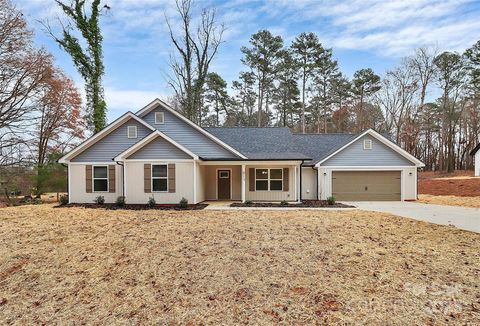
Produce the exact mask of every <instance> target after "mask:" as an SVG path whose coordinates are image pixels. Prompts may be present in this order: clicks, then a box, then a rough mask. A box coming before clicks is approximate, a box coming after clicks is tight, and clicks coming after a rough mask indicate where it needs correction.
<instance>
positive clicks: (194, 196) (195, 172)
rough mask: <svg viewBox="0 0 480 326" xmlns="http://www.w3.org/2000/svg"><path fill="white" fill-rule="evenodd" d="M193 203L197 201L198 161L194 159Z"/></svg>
mask: <svg viewBox="0 0 480 326" xmlns="http://www.w3.org/2000/svg"><path fill="white" fill-rule="evenodd" d="M193 203H194V204H196V203H197V161H195V160H193Z"/></svg>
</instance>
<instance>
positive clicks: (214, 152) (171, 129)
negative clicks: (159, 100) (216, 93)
mask: <svg viewBox="0 0 480 326" xmlns="http://www.w3.org/2000/svg"><path fill="white" fill-rule="evenodd" d="M155 112H163V114H164V118H165V121H164V123H163V124H155ZM143 119H144V120H145V121H146V122H148V123H149V124H150V125H152V126H153V127H155V128H157V129H158V130H160V131H161V132H163V133H165V134H166V135H167V136H168V137H170V138H172V139H173V140H175V141H176V142H177V143H179V144H181V145H182V146H185V147H186V148H188V149H189V150H190V151H191V152H192V153H195V154H196V155H198V156H200V157H202V158H238V156H237V155H235V154H234V153H232V152H230V151H229V150H227V149H226V148H224V147H223V146H221V145H219V144H217V143H216V142H215V141H213V140H212V139H210V138H208V137H207V136H205V135H204V134H203V133H201V132H200V131H198V130H197V129H195V128H193V127H192V126H190V125H188V124H187V123H186V122H185V121H182V120H181V119H179V118H178V117H177V116H175V115H173V114H172V113H170V112H169V111H167V110H164V109H162V108H157V109H154V110H152V111H151V112H149V113H148V114H147V115H145V116H144V117H143Z"/></svg>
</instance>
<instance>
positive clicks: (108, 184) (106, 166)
mask: <svg viewBox="0 0 480 326" xmlns="http://www.w3.org/2000/svg"><path fill="white" fill-rule="evenodd" d="M96 167H97V168H98V167H104V168H107V177H106V178H95V168H96ZM108 179H109V178H108V165H92V192H97V193H106V192H108V189H110V181H109V180H108ZM95 180H107V190H105V191H96V190H95Z"/></svg>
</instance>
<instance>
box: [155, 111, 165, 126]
mask: <svg viewBox="0 0 480 326" xmlns="http://www.w3.org/2000/svg"><path fill="white" fill-rule="evenodd" d="M157 115H161V116H162V122H159V121H158V120H157ZM164 123H165V112H155V124H156V125H163V124H164Z"/></svg>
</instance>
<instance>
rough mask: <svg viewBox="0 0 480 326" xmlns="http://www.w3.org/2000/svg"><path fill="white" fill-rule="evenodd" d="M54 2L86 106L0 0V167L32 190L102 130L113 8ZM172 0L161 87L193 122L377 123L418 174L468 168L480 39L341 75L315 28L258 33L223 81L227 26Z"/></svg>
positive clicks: (358, 127) (474, 136) (298, 128)
mask: <svg viewBox="0 0 480 326" xmlns="http://www.w3.org/2000/svg"><path fill="white" fill-rule="evenodd" d="M56 2H57V4H58V6H59V8H60V9H61V11H62V12H63V14H64V15H63V19H61V18H60V24H58V26H60V28H61V29H60V32H58V30H57V33H55V32H54V31H53V30H52V28H51V27H50V24H49V22H44V27H45V31H46V32H47V33H48V34H49V35H50V36H52V38H53V39H54V40H55V41H56V43H57V44H58V45H59V46H60V48H62V49H63V50H64V51H65V52H66V53H67V54H69V55H70V57H71V58H72V61H73V64H74V65H75V67H76V68H77V70H78V72H79V73H80V75H81V76H82V78H83V80H84V83H85V93H86V98H87V101H86V105H85V107H82V105H81V98H80V95H79V92H78V89H76V87H75V86H74V84H73V82H72V80H71V79H70V78H69V77H68V76H66V75H65V73H64V72H63V71H61V69H59V68H58V67H56V66H55V64H54V60H53V58H52V56H51V55H50V54H49V53H48V52H47V51H46V50H45V49H43V48H37V47H35V46H34V45H33V38H32V34H33V33H32V30H31V29H30V28H29V27H28V26H27V23H26V21H25V19H24V17H23V15H22V13H21V12H20V11H19V10H17V9H16V8H15V7H14V6H13V5H12V3H11V2H10V1H9V0H0V77H1V78H0V169H3V170H1V171H0V172H2V173H3V172H4V171H5V168H6V167H11V166H28V167H32V166H33V167H34V169H35V173H36V177H37V180H39V181H37V188H41V187H42V185H41V184H42V181H41V180H42V178H43V180H46V181H47V180H49V177H48V175H49V174H48V172H49V171H50V172H51V171H53V170H55V169H57V168H58V166H56V165H55V162H56V158H58V156H59V155H61V153H64V152H66V151H67V150H68V149H69V148H70V147H71V146H72V145H73V144H74V143H78V141H79V140H80V139H82V138H83V137H84V136H85V135H84V132H85V131H87V130H90V131H92V132H98V131H100V130H101V129H102V128H103V127H104V126H105V125H106V103H105V101H104V95H103V86H102V77H103V75H104V62H103V55H102V40H103V37H102V33H101V28H100V24H99V19H100V17H101V16H102V13H103V12H105V11H108V10H110V9H111V8H110V6H108V5H106V4H103V5H102V3H101V1H100V0H91V1H86V0H72V1H71V2H69V3H68V4H65V3H64V2H61V1H58V0H56ZM175 3H176V9H177V14H178V15H177V17H175V18H172V17H167V16H166V17H165V21H166V25H167V27H168V28H169V32H170V39H171V42H172V45H173V49H174V52H172V54H171V57H170V63H171V65H170V66H171V75H170V78H169V85H170V86H171V87H172V89H173V91H174V94H175V96H174V98H173V100H172V104H173V106H174V107H175V108H176V109H177V110H179V111H181V112H182V113H183V114H184V115H185V116H187V117H188V118H189V119H191V120H192V121H194V122H196V123H198V124H200V125H202V126H258V127H264V126H285V127H289V128H291V129H292V130H293V131H294V132H309V133H329V132H355V133H357V132H360V131H362V130H365V129H366V128H374V129H375V130H377V131H379V132H382V133H386V134H389V135H390V137H391V138H392V140H394V141H396V142H397V143H398V144H399V145H401V146H402V147H403V148H405V149H406V150H407V151H409V152H410V153H412V154H414V155H416V156H417V157H418V158H420V159H421V160H422V161H424V162H425V163H426V168H427V169H435V170H448V171H452V170H453V169H464V168H471V167H472V158H471V157H470V156H469V155H468V153H469V151H470V150H471V149H472V148H473V147H474V146H475V143H476V142H478V141H479V139H478V138H479V137H480V136H479V135H480V130H479V129H480V127H479V120H480V113H479V111H480V108H479V93H480V91H479V89H480V41H479V42H477V43H476V44H474V45H472V46H471V47H470V48H469V49H467V50H466V51H465V52H464V53H461V54H460V53H456V52H443V53H439V52H437V51H436V50H434V49H432V48H420V49H417V50H416V51H415V52H414V53H412V55H411V56H409V57H407V58H404V59H403V60H402V61H401V63H400V64H399V65H398V66H397V67H394V68H393V69H391V70H389V71H387V72H386V73H384V74H382V76H380V75H378V74H377V73H376V72H374V71H373V70H372V69H370V68H365V69H360V70H358V71H356V72H355V73H354V74H353V76H352V77H351V78H349V77H348V76H346V75H345V74H343V73H342V71H341V70H340V68H339V65H338V62H337V61H336V60H335V58H334V52H333V50H332V49H331V48H328V47H326V46H325V45H324V44H322V43H321V42H320V40H319V37H318V36H317V35H316V34H315V33H301V34H300V35H298V36H297V37H296V38H295V39H294V41H293V42H292V43H291V44H285V42H284V40H283V38H282V37H281V36H280V35H274V34H272V33H271V32H270V31H268V30H261V31H258V32H257V33H255V34H253V35H252V36H251V38H250V41H249V43H248V44H246V45H245V46H243V47H241V49H240V50H241V52H242V58H241V63H242V64H243V66H244V69H243V70H242V71H241V72H240V73H239V76H238V78H237V79H236V80H234V81H233V82H232V83H231V85H228V84H227V82H226V81H225V80H224V79H223V78H222V77H221V76H220V75H219V74H218V73H215V72H213V71H211V69H210V67H211V64H212V62H213V60H214V59H215V57H216V56H217V55H218V51H219V49H220V47H221V45H222V43H223V42H224V40H223V34H224V31H225V26H224V25H223V24H221V23H219V22H218V21H217V14H216V11H215V9H204V10H202V11H201V12H200V13H199V15H198V17H195V16H194V12H195V11H194V10H193V4H192V0H177V1H176V2H175ZM113 9H114V8H113ZM82 110H84V111H85V112H83V111H82ZM3 174H5V173H3ZM3 180H5V179H3ZM0 181H1V180H0ZM46 181H45V182H46ZM3 182H4V183H5V181H3Z"/></svg>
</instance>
